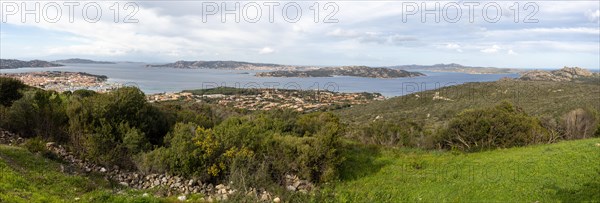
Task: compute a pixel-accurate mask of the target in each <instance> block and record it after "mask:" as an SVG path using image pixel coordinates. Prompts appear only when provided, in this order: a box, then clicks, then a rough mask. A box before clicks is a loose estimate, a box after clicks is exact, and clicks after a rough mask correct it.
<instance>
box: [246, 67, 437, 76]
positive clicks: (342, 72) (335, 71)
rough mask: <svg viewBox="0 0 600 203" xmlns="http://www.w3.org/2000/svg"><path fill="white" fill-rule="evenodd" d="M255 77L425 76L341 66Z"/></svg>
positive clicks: (392, 70)
mask: <svg viewBox="0 0 600 203" xmlns="http://www.w3.org/2000/svg"><path fill="white" fill-rule="evenodd" d="M256 76H257V77H333V76H354V77H366V78H402V77H417V76H425V74H423V73H419V72H409V71H405V70H398V69H391V68H372V67H368V66H342V67H327V68H320V69H315V70H306V71H297V70H296V71H273V72H263V73H257V74H256Z"/></svg>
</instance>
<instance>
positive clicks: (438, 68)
mask: <svg viewBox="0 0 600 203" xmlns="http://www.w3.org/2000/svg"><path fill="white" fill-rule="evenodd" d="M387 68H394V69H401V70H421V71H431V72H454V73H468V74H510V73H521V72H523V71H524V70H523V69H516V68H496V67H475V66H464V65H460V64H456V63H450V64H443V63H441V64H434V65H397V66H388V67H387Z"/></svg>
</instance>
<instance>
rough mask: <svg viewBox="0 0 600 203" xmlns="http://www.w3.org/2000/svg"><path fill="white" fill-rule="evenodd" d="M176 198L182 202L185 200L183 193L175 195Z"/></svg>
mask: <svg viewBox="0 0 600 203" xmlns="http://www.w3.org/2000/svg"><path fill="white" fill-rule="evenodd" d="M177 199H178V200H179V201H182V202H183V201H185V200H187V197H186V196H185V195H181V196H179V197H177Z"/></svg>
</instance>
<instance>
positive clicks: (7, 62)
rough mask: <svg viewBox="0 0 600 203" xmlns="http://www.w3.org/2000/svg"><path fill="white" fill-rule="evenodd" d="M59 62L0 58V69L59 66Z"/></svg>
mask: <svg viewBox="0 0 600 203" xmlns="http://www.w3.org/2000/svg"><path fill="white" fill-rule="evenodd" d="M59 66H63V65H61V64H56V63H51V62H48V61H42V60H31V61H21V60H16V59H0V69H15V68H26V67H32V68H41V67H59Z"/></svg>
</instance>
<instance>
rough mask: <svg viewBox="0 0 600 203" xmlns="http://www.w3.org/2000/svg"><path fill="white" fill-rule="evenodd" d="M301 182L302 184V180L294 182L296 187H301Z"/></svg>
mask: <svg viewBox="0 0 600 203" xmlns="http://www.w3.org/2000/svg"><path fill="white" fill-rule="evenodd" d="M301 184H302V181H296V182H295V183H294V187H295V188H298V187H299V186H300V185H301Z"/></svg>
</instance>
